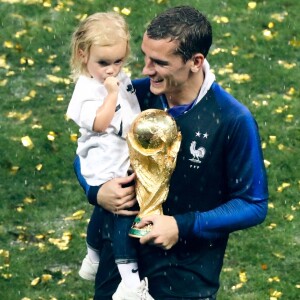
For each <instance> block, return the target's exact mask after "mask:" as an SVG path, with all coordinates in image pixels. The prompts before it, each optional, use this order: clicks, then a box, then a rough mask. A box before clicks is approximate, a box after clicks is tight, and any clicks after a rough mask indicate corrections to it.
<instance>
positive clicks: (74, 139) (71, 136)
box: [70, 133, 78, 142]
mask: <svg viewBox="0 0 300 300" xmlns="http://www.w3.org/2000/svg"><path fill="white" fill-rule="evenodd" d="M77 139H78V134H77V133H72V134H70V140H71V141H72V142H77Z"/></svg>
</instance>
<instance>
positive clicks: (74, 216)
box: [64, 210, 85, 221]
mask: <svg viewBox="0 0 300 300" xmlns="http://www.w3.org/2000/svg"><path fill="white" fill-rule="evenodd" d="M84 214H85V211H84V210H78V211H76V212H74V213H73V214H72V216H69V217H66V218H64V220H65V221H69V220H81V219H82V217H83V215H84Z"/></svg>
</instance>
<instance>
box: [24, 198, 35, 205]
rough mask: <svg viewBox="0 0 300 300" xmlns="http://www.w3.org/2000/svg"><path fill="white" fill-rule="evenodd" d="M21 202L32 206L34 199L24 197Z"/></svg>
mask: <svg viewBox="0 0 300 300" xmlns="http://www.w3.org/2000/svg"><path fill="white" fill-rule="evenodd" d="M23 202H24V203H25V204H32V203H33V202H35V199H34V198H31V197H25V198H24V199H23Z"/></svg>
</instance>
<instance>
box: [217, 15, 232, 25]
mask: <svg viewBox="0 0 300 300" xmlns="http://www.w3.org/2000/svg"><path fill="white" fill-rule="evenodd" d="M213 21H215V22H216V23H218V24H220V23H223V24H227V23H229V19H228V17H225V16H214V17H213Z"/></svg>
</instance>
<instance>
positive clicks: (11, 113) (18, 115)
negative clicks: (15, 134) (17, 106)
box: [6, 110, 32, 121]
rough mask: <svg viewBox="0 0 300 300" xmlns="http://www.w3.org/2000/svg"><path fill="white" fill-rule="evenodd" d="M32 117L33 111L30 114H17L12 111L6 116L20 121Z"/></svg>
mask: <svg viewBox="0 0 300 300" xmlns="http://www.w3.org/2000/svg"><path fill="white" fill-rule="evenodd" d="M31 115H32V111H31V110H29V111H28V112H25V113H20V112H16V111H10V112H9V113H8V114H7V115H6V116H7V117H8V118H14V119H18V120H19V121H25V120H27V119H28V118H29V117H31Z"/></svg>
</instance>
